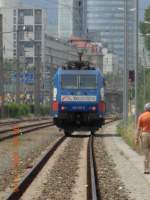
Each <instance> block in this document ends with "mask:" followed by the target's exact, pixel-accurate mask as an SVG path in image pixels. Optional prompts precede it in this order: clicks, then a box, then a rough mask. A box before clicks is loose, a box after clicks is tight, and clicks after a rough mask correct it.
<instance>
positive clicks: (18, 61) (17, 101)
mask: <svg viewBox="0 0 150 200" xmlns="http://www.w3.org/2000/svg"><path fill="white" fill-rule="evenodd" d="M19 59H20V44H19V30H17V67H16V103H17V104H20V60H19Z"/></svg>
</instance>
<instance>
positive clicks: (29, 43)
mask: <svg viewBox="0 0 150 200" xmlns="http://www.w3.org/2000/svg"><path fill="white" fill-rule="evenodd" d="M24 47H25V48H33V41H29V42H24Z"/></svg>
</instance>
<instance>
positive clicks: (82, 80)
mask: <svg viewBox="0 0 150 200" xmlns="http://www.w3.org/2000/svg"><path fill="white" fill-rule="evenodd" d="M61 87H62V88H65V89H96V87H97V79H96V75H87V74H83V75H72V74H63V75H62V76H61Z"/></svg>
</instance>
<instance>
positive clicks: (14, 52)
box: [13, 49, 17, 57]
mask: <svg viewBox="0 0 150 200" xmlns="http://www.w3.org/2000/svg"><path fill="white" fill-rule="evenodd" d="M13 55H14V57H15V56H16V55H17V52H16V49H14V51H13Z"/></svg>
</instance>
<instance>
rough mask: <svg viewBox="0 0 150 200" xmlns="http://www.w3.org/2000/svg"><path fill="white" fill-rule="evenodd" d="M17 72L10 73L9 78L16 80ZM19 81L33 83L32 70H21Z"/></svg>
mask: <svg viewBox="0 0 150 200" xmlns="http://www.w3.org/2000/svg"><path fill="white" fill-rule="evenodd" d="M16 78H17V73H16V72H13V73H12V74H11V80H12V81H16ZM20 81H21V83H24V84H33V83H34V73H33V72H21V73H20Z"/></svg>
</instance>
